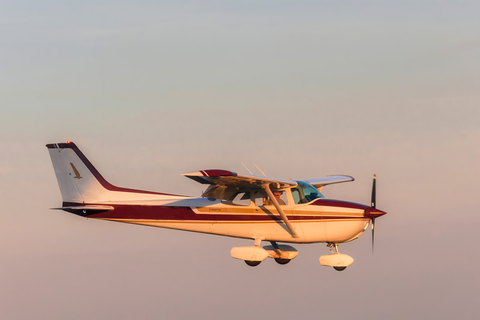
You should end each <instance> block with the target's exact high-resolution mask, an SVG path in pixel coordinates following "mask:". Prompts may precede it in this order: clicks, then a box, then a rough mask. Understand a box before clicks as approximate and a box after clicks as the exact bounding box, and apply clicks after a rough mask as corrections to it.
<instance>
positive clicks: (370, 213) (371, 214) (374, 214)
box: [365, 208, 387, 219]
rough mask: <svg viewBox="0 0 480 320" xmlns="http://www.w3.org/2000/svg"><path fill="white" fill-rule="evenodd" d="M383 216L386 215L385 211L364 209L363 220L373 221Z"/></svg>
mask: <svg viewBox="0 0 480 320" xmlns="http://www.w3.org/2000/svg"><path fill="white" fill-rule="evenodd" d="M384 214H387V213H386V212H385V211H382V210H378V209H377V208H368V209H365V218H370V219H372V218H373V219H375V218H378V217H381V216H383V215H384Z"/></svg>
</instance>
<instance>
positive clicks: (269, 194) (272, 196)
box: [262, 183, 299, 238]
mask: <svg viewBox="0 0 480 320" xmlns="http://www.w3.org/2000/svg"><path fill="white" fill-rule="evenodd" d="M262 187H263V188H264V189H265V191H266V192H267V194H268V196H269V197H270V200H271V201H272V203H273V205H274V206H275V208H277V211H278V213H279V214H280V216H281V217H282V220H283V222H284V223H285V225H286V226H287V228H288V230H289V231H290V234H291V235H292V237H294V238H298V237H299V235H298V234H297V232H295V229H294V228H293V226H292V224H291V223H290V221H289V220H288V218H287V216H286V215H285V213H284V212H283V210H282V207H280V205H279V204H278V202H277V199H275V196H274V195H273V193H272V190H270V184H269V183H265V184H263V185H262Z"/></svg>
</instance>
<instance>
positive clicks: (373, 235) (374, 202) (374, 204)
mask: <svg viewBox="0 0 480 320" xmlns="http://www.w3.org/2000/svg"><path fill="white" fill-rule="evenodd" d="M376 185H377V175H376V174H374V175H373V185H372V201H371V204H372V208H374V209H375V206H376V201H377V200H376V198H377V197H376V193H377V191H376ZM374 249H375V218H372V254H373V253H374Z"/></svg>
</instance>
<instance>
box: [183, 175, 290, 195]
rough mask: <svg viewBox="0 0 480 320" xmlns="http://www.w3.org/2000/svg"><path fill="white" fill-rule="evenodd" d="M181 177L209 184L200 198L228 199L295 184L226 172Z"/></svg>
mask: <svg viewBox="0 0 480 320" xmlns="http://www.w3.org/2000/svg"><path fill="white" fill-rule="evenodd" d="M182 175H183V176H185V177H187V178H190V179H192V180H195V181H197V182H199V183H202V184H209V185H210V186H209V187H208V189H207V190H206V191H205V192H204V193H203V194H202V197H206V198H214V199H228V198H229V197H231V196H232V195H234V194H236V193H238V192H242V191H252V190H258V191H261V190H264V189H265V185H269V187H270V189H272V190H282V189H287V188H294V187H296V186H297V182H295V181H292V180H285V179H277V178H269V177H263V176H256V175H253V174H244V173H236V172H233V171H227V170H201V171H196V172H189V173H183V174H182Z"/></svg>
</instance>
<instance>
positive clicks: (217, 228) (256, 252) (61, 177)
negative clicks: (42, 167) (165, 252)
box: [47, 141, 386, 271]
mask: <svg viewBox="0 0 480 320" xmlns="http://www.w3.org/2000/svg"><path fill="white" fill-rule="evenodd" d="M47 148H48V151H49V153H50V157H51V159H52V163H53V168H54V170H55V175H56V177H57V182H58V185H59V187H60V192H61V194H62V198H63V204H62V207H60V208H53V209H56V210H64V211H67V212H70V213H74V214H76V215H79V216H82V217H88V218H93V219H99V220H109V221H117V222H125V223H132V224H140V225H146V226H154V227H161V228H170V229H178V230H186V231H193V232H201V233H209V234H216V235H222V236H229V237H235V238H243V239H250V240H253V245H251V246H243V247H234V248H232V250H231V252H230V254H231V256H232V257H233V258H237V259H240V260H244V261H245V262H246V263H247V264H248V265H249V266H257V265H259V264H260V263H261V262H262V261H263V260H265V259H267V258H273V259H274V260H275V261H276V262H277V263H279V264H282V265H283V264H286V263H288V262H290V261H291V260H292V259H294V258H295V257H296V256H297V255H298V251H297V250H296V249H295V248H294V247H292V246H290V245H287V244H278V243H279V242H283V243H317V242H324V243H327V246H328V247H330V251H331V254H328V255H323V256H321V257H320V259H319V261H320V264H321V265H323V266H330V267H333V268H335V270H338V271H341V270H344V269H345V268H346V267H348V266H350V265H351V264H352V263H353V258H351V257H350V256H348V255H346V254H341V253H340V252H339V250H338V244H339V243H344V242H348V241H352V240H354V239H356V238H358V237H359V236H360V235H361V234H362V233H363V232H364V231H365V230H366V229H367V227H368V225H369V222H370V221H371V222H372V250H373V239H374V234H373V232H374V223H375V219H376V218H378V217H380V216H382V215H384V214H386V212H384V211H381V210H378V209H376V206H375V202H376V199H375V184H376V183H375V181H376V180H375V179H376V177H375V176H374V180H373V188H372V202H371V205H370V206H366V205H362V204H358V203H353V202H346V201H339V200H330V199H325V198H324V196H323V195H322V193H321V191H322V189H323V188H324V187H325V186H326V185H330V184H334V183H342V182H349V181H353V180H354V179H353V177H351V176H327V177H324V178H315V179H307V180H284V179H277V178H269V177H266V176H257V175H253V174H243V173H236V172H233V171H227V170H201V171H197V172H190V173H184V174H183V175H184V176H186V177H187V178H190V179H192V180H194V181H197V182H199V183H201V184H205V185H207V186H208V188H207V189H206V190H205V192H204V193H203V194H202V196H201V197H200V198H195V197H188V196H180V195H173V194H166V193H159V192H151V191H143V190H136V189H128V188H121V187H117V186H114V185H112V184H110V183H109V182H107V180H105V179H104V178H103V176H102V175H101V174H100V173H99V172H98V171H97V169H95V167H94V166H93V165H92V163H91V162H90V161H89V160H88V159H87V158H86V157H85V155H84V154H83V153H82V152H81V151H80V149H79V148H78V147H77V146H76V145H75V144H74V143H73V142H70V141H67V142H66V143H53V144H47ZM247 170H248V168H247ZM262 241H269V242H270V245H266V246H263V247H262V246H261V242H262Z"/></svg>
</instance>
